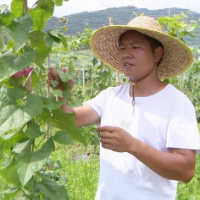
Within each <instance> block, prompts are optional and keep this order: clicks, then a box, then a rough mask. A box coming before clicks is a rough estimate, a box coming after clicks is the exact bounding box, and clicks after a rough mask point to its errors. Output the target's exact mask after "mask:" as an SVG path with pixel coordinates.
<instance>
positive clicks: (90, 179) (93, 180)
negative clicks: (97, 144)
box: [53, 144, 99, 200]
mask: <svg viewBox="0 0 200 200" xmlns="http://www.w3.org/2000/svg"><path fill="white" fill-rule="evenodd" d="M87 153H90V155H89V156H87ZM53 156H54V157H55V158H59V157H60V161H61V163H62V169H61V173H62V174H64V175H65V176H66V177H67V180H68V181H67V191H68V195H69V197H70V199H71V200H80V199H84V200H93V199H94V197H95V193H96V189H97V184H98V176H99V156H98V154H97V153H94V150H93V148H92V147H89V148H88V149H87V150H86V149H85V148H84V147H83V145H81V144H76V145H73V146H61V145H59V146H57V148H56V151H55V153H54V155H53Z"/></svg>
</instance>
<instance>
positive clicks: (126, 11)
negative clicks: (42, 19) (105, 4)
mask: <svg viewBox="0 0 200 200" xmlns="http://www.w3.org/2000/svg"><path fill="white" fill-rule="evenodd" d="M134 12H135V13H137V14H138V15H139V14H141V13H144V14H145V15H147V16H151V17H153V18H155V19H157V18H159V17H161V16H168V15H169V14H170V15H171V16H173V15H174V14H180V13H181V12H184V13H186V14H187V15H188V19H187V20H195V21H197V20H198V19H200V13H196V12H191V11H190V12H189V10H187V9H180V8H171V9H170V13H169V10H168V9H159V10H148V9H146V8H142V9H138V8H136V7H134V6H128V7H120V8H109V9H106V10H100V11H95V12H82V13H77V14H72V15H67V16H64V18H66V19H67V24H66V25H67V27H68V30H67V32H66V34H67V35H77V33H80V32H83V31H84V28H85V25H86V23H88V28H91V29H98V28H100V27H102V26H107V25H109V17H112V18H113V23H114V24H115V25H117V24H122V25H126V24H127V23H128V22H129V21H130V20H131V19H132V18H133V17H134V15H133V13H134ZM63 25H64V24H63V23H62V22H61V21H60V20H59V19H58V18H56V17H52V18H51V19H50V20H49V21H48V22H47V27H46V30H48V29H51V28H56V29H61V27H62V26H63ZM195 36H196V37H195V38H186V41H187V43H188V45H190V46H198V47H200V29H199V30H198V32H197V33H195Z"/></svg>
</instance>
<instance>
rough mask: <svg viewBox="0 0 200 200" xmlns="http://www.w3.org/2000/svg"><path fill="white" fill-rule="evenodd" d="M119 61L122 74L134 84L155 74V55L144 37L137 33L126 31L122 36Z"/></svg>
mask: <svg viewBox="0 0 200 200" xmlns="http://www.w3.org/2000/svg"><path fill="white" fill-rule="evenodd" d="M119 60H120V64H121V67H122V70H123V72H124V74H125V75H126V76H127V77H129V78H130V79H131V80H132V81H134V82H137V81H138V80H140V79H142V78H144V77H148V75H149V74H151V73H155V70H153V68H154V66H155V61H156V60H155V53H153V51H152V48H151V45H150V43H149V42H148V40H147V39H146V38H145V36H144V35H143V34H141V33H139V32H137V31H128V32H126V33H125V34H124V35H123V36H122V38H121V41H120V44H119ZM155 74H156V73H155Z"/></svg>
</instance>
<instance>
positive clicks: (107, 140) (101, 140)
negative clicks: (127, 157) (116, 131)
mask: <svg viewBox="0 0 200 200" xmlns="http://www.w3.org/2000/svg"><path fill="white" fill-rule="evenodd" d="M100 142H101V143H102V144H104V145H105V144H106V145H111V144H112V143H113V141H112V140H111V139H108V138H100Z"/></svg>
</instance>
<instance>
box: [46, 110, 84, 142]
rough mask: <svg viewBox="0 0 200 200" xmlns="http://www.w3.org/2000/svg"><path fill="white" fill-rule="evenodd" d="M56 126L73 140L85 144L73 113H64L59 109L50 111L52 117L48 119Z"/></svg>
mask: <svg viewBox="0 0 200 200" xmlns="http://www.w3.org/2000/svg"><path fill="white" fill-rule="evenodd" d="M49 121H50V122H51V123H54V124H55V125H56V127H57V128H60V129H61V130H64V131H66V132H67V133H68V134H69V135H70V136H71V137H72V138H73V139H74V140H77V141H79V142H82V143H84V144H86V140H85V137H84V136H83V135H82V134H81V133H80V132H79V130H78V128H77V126H76V121H75V115H74V113H69V114H68V113H64V112H62V111H61V110H60V109H57V110H53V111H52V117H51V119H50V120H49Z"/></svg>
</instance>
